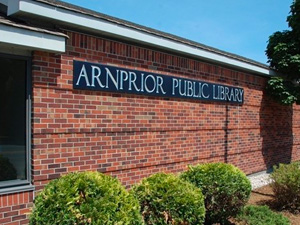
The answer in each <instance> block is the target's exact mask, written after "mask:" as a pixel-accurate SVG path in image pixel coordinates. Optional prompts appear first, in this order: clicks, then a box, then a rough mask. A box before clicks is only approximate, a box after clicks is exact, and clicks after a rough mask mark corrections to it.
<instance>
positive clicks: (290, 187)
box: [270, 162, 300, 211]
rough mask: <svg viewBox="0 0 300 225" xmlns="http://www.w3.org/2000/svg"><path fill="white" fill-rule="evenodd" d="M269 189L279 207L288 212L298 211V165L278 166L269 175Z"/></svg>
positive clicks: (299, 178)
mask: <svg viewBox="0 0 300 225" xmlns="http://www.w3.org/2000/svg"><path fill="white" fill-rule="evenodd" d="M270 178H271V180H272V183H271V187H272V189H273V191H274V194H275V200H276V202H277V205H278V206H279V207H282V208H285V209H289V210H292V211H293V210H299V209H300V164H299V163H298V162H294V163H291V164H279V166H275V167H274V171H273V173H272V174H271V175H270Z"/></svg>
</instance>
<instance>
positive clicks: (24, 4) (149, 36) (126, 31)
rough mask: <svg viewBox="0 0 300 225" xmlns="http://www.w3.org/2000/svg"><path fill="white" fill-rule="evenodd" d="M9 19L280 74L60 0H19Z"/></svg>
mask: <svg viewBox="0 0 300 225" xmlns="http://www.w3.org/2000/svg"><path fill="white" fill-rule="evenodd" d="M8 13H9V15H15V14H22V15H27V14H28V15H31V16H32V15H33V16H36V17H43V18H45V19H51V20H56V21H59V22H60V23H64V24H67V25H73V26H74V25H76V26H78V27H81V28H84V29H89V30H93V31H96V32H100V33H103V32H104V33H105V34H106V35H109V36H114V37H116V36H117V37H120V38H122V39H127V40H132V41H137V42H139V43H143V44H146V45H149V46H155V47H158V48H162V49H167V50H169V51H173V52H177V53H178V52H179V53H181V54H185V55H191V56H193V57H197V58H201V59H204V60H208V61H211V62H216V63H219V64H226V65H228V66H231V67H235V68H239V69H242V70H247V71H250V72H252V73H256V74H260V75H264V76H273V75H276V74H277V73H276V71H274V70H272V69H270V68H269V67H268V66H267V65H265V64H262V63H259V62H256V61H253V60H251V59H248V58H244V57H241V56H238V55H235V54H232V53H228V52H225V51H221V50H219V49H216V48H212V47H209V46H206V45H202V44H200V43H197V42H193V41H190V40H188V39H184V38H180V37H178V36H175V35H171V34H168V33H164V32H161V31H158V30H155V29H151V28H147V27H144V26H140V25H137V24H134V23H131V22H128V21H125V20H121V19H117V18H114V17H111V16H107V15H105V14H101V13H98V12H95V11H92V10H89V9H84V8H81V7H78V6H75V5H72V4H69V3H65V2H62V1H56V0H34V1H33V0H15V1H10V2H9V3H8Z"/></svg>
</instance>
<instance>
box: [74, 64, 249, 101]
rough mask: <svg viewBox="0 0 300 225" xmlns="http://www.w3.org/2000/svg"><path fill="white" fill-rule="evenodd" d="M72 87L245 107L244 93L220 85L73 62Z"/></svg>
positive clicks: (234, 88) (237, 89)
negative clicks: (226, 103)
mask: <svg viewBox="0 0 300 225" xmlns="http://www.w3.org/2000/svg"><path fill="white" fill-rule="evenodd" d="M73 88H74V89H84V90H94V91H110V92H122V93H129V94H139V95H151V96H160V97H176V98H190V99H198V100H206V101H220V102H230V103H237V104H243V102H244V90H243V89H242V88H238V87H231V86H226V85H221V84H214V83H209V82H204V81H198V80H191V79H185V78H180V77H174V76H167V75H162V74H155V73H149V72H145V71H139V70H131V69H126V68H120V67H115V66H107V65H102V64H98V63H89V62H82V61H74V77H73Z"/></svg>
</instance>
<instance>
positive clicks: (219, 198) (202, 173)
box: [181, 163, 251, 224]
mask: <svg viewBox="0 0 300 225" xmlns="http://www.w3.org/2000/svg"><path fill="white" fill-rule="evenodd" d="M181 178H182V179H184V180H186V181H189V182H191V183H192V184H194V185H196V186H197V187H199V188H201V190H202V192H203V195H204V196H205V208H206V218H205V219H206V223H208V224H210V223H218V222H220V223H224V222H226V221H227V219H228V218H229V217H232V216H235V215H237V214H238V213H239V212H240V211H241V209H242V207H243V206H244V205H245V204H246V203H247V201H248V199H249V196H250V192H251V184H250V181H249V180H248V178H247V177H246V175H245V174H244V173H243V172H242V171H240V170H239V169H238V168H236V167H235V166H233V165H230V164H225V163H207V164H200V165H197V166H194V167H193V166H190V167H189V170H188V171H185V172H184V173H182V174H181Z"/></svg>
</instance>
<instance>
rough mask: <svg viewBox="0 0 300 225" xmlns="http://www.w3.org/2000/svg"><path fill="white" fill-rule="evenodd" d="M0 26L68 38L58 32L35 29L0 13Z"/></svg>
mask: <svg viewBox="0 0 300 225" xmlns="http://www.w3.org/2000/svg"><path fill="white" fill-rule="evenodd" d="M0 24H4V25H7V26H11V27H17V28H21V29H26V30H30V31H35V32H39V33H46V34H51V35H56V36H62V37H65V38H69V36H68V35H66V34H64V33H61V32H58V31H52V30H48V29H44V28H40V27H36V26H32V25H29V24H26V23H25V22H24V21H20V20H17V19H12V18H10V17H7V16H6V15H3V14H1V13H0Z"/></svg>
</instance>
